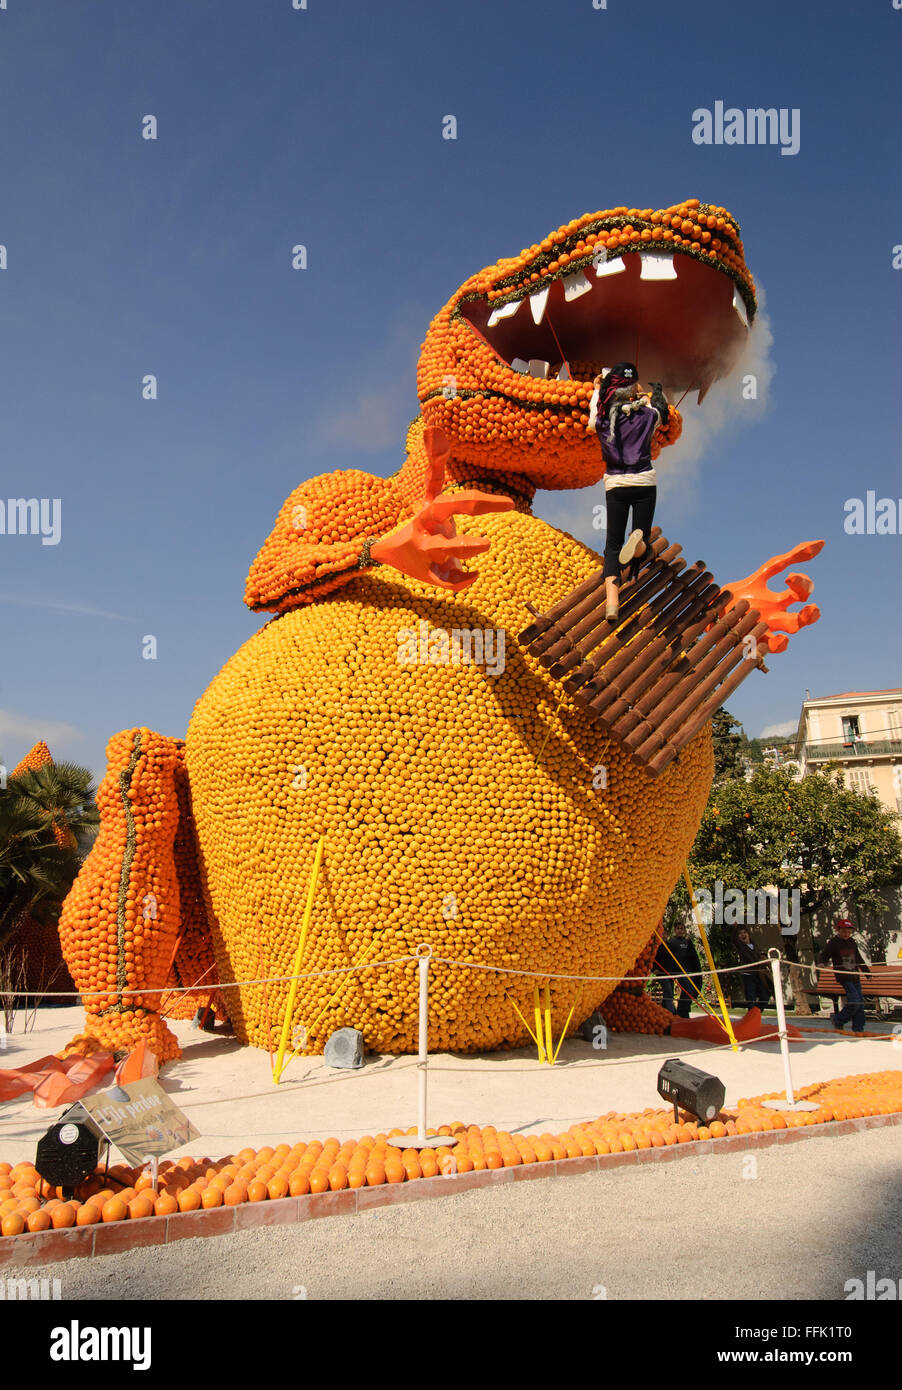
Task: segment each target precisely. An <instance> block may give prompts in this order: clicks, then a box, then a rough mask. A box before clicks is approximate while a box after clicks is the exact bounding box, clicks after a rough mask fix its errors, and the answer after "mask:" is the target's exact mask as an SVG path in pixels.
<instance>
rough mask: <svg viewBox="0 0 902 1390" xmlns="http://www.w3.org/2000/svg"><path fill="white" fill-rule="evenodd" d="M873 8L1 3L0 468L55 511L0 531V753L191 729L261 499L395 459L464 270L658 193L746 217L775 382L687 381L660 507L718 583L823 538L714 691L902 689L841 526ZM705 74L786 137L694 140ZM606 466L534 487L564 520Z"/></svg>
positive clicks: (874, 546) (871, 136)
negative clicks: (806, 610) (148, 389)
mask: <svg viewBox="0 0 902 1390" xmlns="http://www.w3.org/2000/svg"><path fill="white" fill-rule="evenodd" d="M900 36H902V11H897V10H895V9H894V8H893V6H892V3H891V0H880V3H875V2H874V0H869V2H868V3H867V4H862V5H859V6H851V5H848V4H838V3H835V2H834V0H831V3H827V4H819V5H817V6H810V5H806V6H796V7H789V6H786V5H785V4H781V3H770V0H759V3H756V4H755V5H754V6H738V7H734V9H733V10H732V13H731V10H730V7H727V9H726V10H717V9H715V10H713V11H698V10H691V9H690V10H686V9H685V8H681V7H679V6H675V5H673V4H663V3H658V0H653V3H641V2H639V3H637V0H630V3H629V4H627V3H626V0H609V3H608V8H607V9H599V10H596V9H595V8H593V5H592V2H591V0H557V3H555V4H554V5H548V4H547V3H540V2H539V0H521V2H520V3H512V0H455V3H453V4H440V5H426V4H423V3H422V0H419V2H418V3H412V0H383V3H381V4H378V5H374V4H373V3H372V0H308V8H307V9H306V10H295V9H293V8H292V5H291V3H290V0H278V3H272V2H271V0H266V2H265V3H264V2H263V0H255V2H252V0H247V2H246V3H243V4H242V3H236V0H216V2H215V3H207V2H206V0H163V2H162V3H160V2H158V3H154V4H153V5H146V6H135V5H123V4H122V3H121V0H93V3H92V4H91V5H89V6H73V5H71V4H64V3H62V0H50V2H49V3H45V4H39V5H36V6H34V5H26V4H25V3H24V0H8V7H7V8H6V9H5V10H0V177H2V190H3V196H2V203H0V244H2V245H4V246H5V247H6V248H7V268H6V269H5V270H2V271H0V408H2V421H3V441H2V471H0V498H2V499H6V498H9V497H17V496H33V497H46V498H55V497H58V498H60V499H61V502H62V512H61V516H62V530H61V539H60V543H59V544H58V545H55V546H45V545H43V544H42V543H41V540H40V538H39V537H37V536H28V535H26V536H9V535H4V536H0V633H2V663H0V757H2V758H3V760H4V761H5V762H6V763H7V765H8V766H11V765H12V764H13V763H14V762H15V761H16V759H17V758H18V757H19V756H21V754H22V753H23V752H24V751H26V749H27V748H28V747H29V746H30V745H31V743H32V742H33V741H34V740H35V739H36V738H38V737H41V736H43V737H45V738H46V739H47V741H48V742H49V743H50V746H51V748H52V750H53V751H54V753H55V754H56V755H57V756H59V757H69V758H74V759H77V760H78V761H81V762H84V763H86V764H88V765H89V766H90V767H92V768H93V770H94V772H95V774H96V775H97V776H100V775H102V772H103V768H104V754H103V750H104V747H105V744H106V741H107V739H108V738H109V736H110V735H111V734H112V733H113V732H115V731H117V730H119V729H122V728H126V727H132V726H137V725H147V726H149V727H151V728H154V729H158V730H160V731H161V732H164V733H168V734H176V735H183V734H184V731H185V728H186V726H187V723H188V720H189V719H190V716H191V710H192V706H193V704H194V701H195V700H196V699H197V698H198V697H199V695H200V694H201V693H202V692H203V690H204V689H205V687H206V685H207V684H208V683H209V681H210V680H211V679H212V677H213V676H214V674H215V673H216V671H217V670H218V669H219V668H220V666H221V665H222V664H223V662H224V661H225V660H226V659H227V658H228V657H229V656H230V655H231V654H232V652H233V651H235V650H236V648H237V647H238V646H239V645H240V644H241V643H242V642H243V641H245V640H246V639H247V637H249V636H250V635H251V633H252V632H253V631H254V630H255V629H256V628H257V627H258V626H259V625H260V622H261V620H260V619H259V618H256V617H254V616H253V615H252V614H251V613H249V612H248V610H247V609H246V608H245V607H244V604H243V602H242V593H243V587H244V579H245V575H246V573H247V569H248V566H249V564H250V562H251V560H252V559H253V557H254V555H255V554H256V552H257V550H258V548H259V546H260V544H261V543H262V541H263V540H264V538H265V536H266V535H267V534H268V532H269V530H270V528H271V526H272V523H273V520H274V518H275V515H276V513H277V511H278V509H279V507H280V506H281V503H282V501H283V500H284V498H285V497H286V496H287V494H288V493H289V492H290V491H291V490H292V489H293V488H294V487H295V486H296V485H297V484H298V483H300V482H302V481H303V480H304V479H305V478H308V477H310V476H312V475H314V474H317V473H321V472H326V471H329V470H331V469H334V468H345V467H358V468H364V469H367V470H369V471H371V472H375V473H379V474H386V473H389V472H392V471H394V469H395V468H396V467H397V466H398V464H399V463H400V461H401V459H402V443H403V437H404V430H405V427H406V424H407V422H408V421H409V420H410V419H411V418H412V417H413V416H414V415H415V414H416V410H417V403H416V382H415V364H416V357H417V351H418V347H419V344H420V342H421V341H422V338H423V336H424V333H425V330H426V327H427V325H428V322H429V320H430V318H431V317H432V315H433V314H434V313H435V312H436V311H437V310H438V309H439V308H440V307H441V306H442V305H443V304H444V303H445V301H446V300H447V299H448V298H449V296H450V295H451V294H452V293H453V291H454V290H455V289H456V287H457V286H458V285H459V284H460V283H461V282H462V280H464V279H465V278H466V277H467V276H469V275H470V274H472V273H473V272H474V271H476V270H478V269H480V268H481V267H482V266H484V265H487V264H490V263H492V262H494V261H495V260H496V259H497V258H498V257H500V256H504V255H510V254H516V253H517V252H518V251H519V250H520V248H521V247H522V246H527V245H529V244H531V243H532V242H534V241H540V240H541V238H542V237H543V236H544V235H546V234H547V233H548V232H550V231H552V230H553V229H554V228H556V227H557V226H558V225H560V224H561V223H562V222H565V221H567V220H569V219H570V218H572V217H577V216H579V215H581V214H582V213H585V212H591V211H595V210H599V209H604V208H608V207H614V206H617V205H619V204H621V203H622V204H626V205H628V206H633V205H636V206H639V207H643V206H656V207H663V206H666V205H668V204H671V203H674V202H678V201H679V200H681V199H683V198H688V197H699V198H701V199H702V200H706V201H710V202H714V203H720V204H723V205H724V206H726V207H727V208H729V209H730V210H731V212H733V213H734V214H735V215H736V217H738V219H739V221H740V223H741V225H742V232H743V238H744V242H745V247H746V256H747V260H748V263H749V265H750V267H751V269H752V272H753V274H754V276H755V278H756V280H757V282H758V283H759V285H760V286H761V287H763V290H764V292H765V299H766V314H767V318H768V322H769V325H770V332H771V333H772V336H773V341H772V344H771V345H770V347H769V351H768V353H767V363H766V365H765V368H764V373H763V374H764V377H768V376H769V377H770V384H769V386H768V389H767V393H766V395H767V399H766V401H765V402H762V401H759V403H758V405H757V406H756V407H755V408H754V409H750V410H748V411H747V412H744V411H742V410H739V411H737V410H735V409H728V408H726V407H721V409H720V410H719V411H718V409H717V407H716V405H715V408H714V411H713V413H712V416H711V418H712V420H715V421H718V420H719V419H720V417H721V416H722V417H723V423H722V427H721V428H720V429H719V430H717V431H714V432H712V431H711V430H710V429H706V427H705V426H704V424H701V425H700V426H699V429H698V431H696V434H695V438H696V440H697V443H696V447H695V450H694V454H693V455H692V456H689V457H687V456H686V455H685V453H684V456H683V458H682V459H680V458H679V457H675V459H674V462H673V464H672V470H671V471H670V472H669V473H668V477H667V481H666V482H665V483H662V490H661V497H660V500H659V509H658V519H659V521H660V522H661V524H662V525H663V527H664V529H665V531H666V532H667V534H669V535H670V536H671V537H672V538H675V539H679V540H680V541H681V543H682V545H683V548H684V550H685V552H686V554H687V556H688V557H689V559H690V560H693V559H695V558H696V557H703V558H704V559H705V560H706V561H707V563H708V564H709V566H710V567H711V568H712V570H713V572H714V574H715V575H716V576H717V577H718V578H719V579H721V580H722V581H723V582H726V581H727V580H728V579H730V578H732V577H736V576H737V574H744V573H746V572H748V571H749V570H751V569H754V568H755V567H756V566H757V565H758V564H759V563H760V562H761V561H762V560H764V559H765V558H766V557H767V556H768V555H770V554H772V553H774V552H777V551H782V550H785V549H787V548H789V546H791V545H792V544H793V543H794V542H796V541H800V540H807V539H811V538H814V537H824V538H825V539H826V542H827V545H826V547H825V549H824V552H823V553H822V555H821V556H820V557H819V558H818V559H817V560H815V561H813V562H811V564H810V566H809V567H808V569H809V572H810V573H811V575H812V577H813V578H814V579H815V584H816V588H815V595H814V598H815V600H816V601H817V602H819V603H820V605H821V607H822V610H823V614H824V616H823V618H822V620H821V622H820V623H819V624H818V625H817V626H816V627H814V628H811V629H808V630H807V631H806V632H804V633H802V634H800V636H799V637H797V638H795V639H793V640H792V641H791V643H790V647H789V651H788V652H787V653H785V654H784V655H782V656H776V657H774V658H773V659H772V661H771V663H770V665H771V671H770V674H769V675H767V676H761V675H759V674H758V673H754V674H753V676H752V677H751V678H750V679H749V680H747V681H746V682H745V684H744V685H743V686H742V688H741V689H740V691H739V692H738V693H737V694H736V695H735V696H734V697H733V698H732V700H731V701H730V708H731V709H732V711H733V712H734V713H735V714H736V715H737V716H738V717H740V718H741V719H742V720H743V721H744V723H745V726H746V729H747V732H748V733H749V734H750V735H754V734H757V733H760V732H761V731H762V730H764V729H767V728H769V727H771V726H773V725H775V724H780V723H783V722H784V721H793V722H794V721H795V720H796V718H797V717H798V712H799V705H800V701H801V700H802V699H803V698H804V695H805V689H806V687H808V688H810V690H811V692H812V694H814V695H817V694H828V693H832V692H836V691H841V690H846V689H853V688H854V689H869V688H882V687H886V686H898V685H902V672H900V669H899V665H898V650H899V643H898V618H897V605H898V599H899V557H900V549H902V537H900V536H899V535H880V536H876V535H872V536H868V535H863V536H849V535H846V534H845V532H844V529H843V521H844V503H845V501H846V500H847V499H848V498H850V497H854V496H858V497H862V498H864V496H865V493H866V491H867V490H868V489H873V490H874V491H875V492H876V494H877V496H878V497H880V496H884V495H885V496H889V497H895V498H896V499H898V498H899V497H900V496H902V485H900V470H899V462H898V460H899V453H898V425H897V410H898V407H897V405H896V398H897V394H898V388H897V381H898V377H899V371H900V366H902V361H900V358H902V354H900V336H899V327H898V325H899V298H900V287H902V270H894V269H893V266H892V248H893V246H894V245H895V244H897V243H899V242H902V216H900V212H902V207H900V201H902V198H900V190H899V180H898V177H897V169H898V151H897V147H896V135H897V130H898V116H899V98H898V63H899V46H900ZM717 100H722V101H724V102H725V103H726V104H727V105H728V106H730V105H734V106H737V107H740V108H745V107H748V106H754V107H758V106H765V107H766V106H775V107H777V108H788V109H791V108H797V109H798V110H799V111H800V149H799V153H798V154H796V155H794V156H784V155H781V153H780V149H779V147H775V146H700V145H697V144H694V143H693V141H692V139H691V131H692V112H693V111H694V110H695V109H696V108H699V107H707V108H713V106H714V103H715V101H717ZM148 113H151V114H153V115H155V116H156V118H157V121H158V138H157V140H155V141H147V140H144V139H142V138H141V122H142V118H143V117H144V116H145V115H146V114H148ZM449 113H450V114H453V115H455V116H456V118H457V121H458V138H457V140H455V141H449V140H443V139H442V118H443V116H445V115H446V114H449ZM296 243H303V244H304V245H306V246H307V248H308V258H309V259H308V269H307V270H306V271H304V272H296V271H293V270H292V268H291V264H290V249H291V247H292V246H293V245H294V244H296ZM145 373H154V374H155V375H156V376H157V377H158V380H159V399H158V400H156V401H154V402H147V401H144V400H142V398H141V379H142V377H143V376H144V375H145ZM710 399H711V398H709V400H710ZM707 404H708V403H707V402H706V405H707ZM728 404H729V403H727V405H728ZM700 420H702V421H703V420H704V409H703V410H702V412H700ZM670 452H673V453H674V454H675V451H670ZM665 471H666V470H665V468H664V460H662V473H663V472H665ZM597 500H600V499H599V497H598V496H597V495H596V494H593V493H589V492H587V493H585V494H581V495H577V494H567V495H564V496H562V495H553V494H548V493H545V494H540V496H539V499H538V502H537V507H536V510H537V511H538V512H539V514H540V515H542V516H545V517H547V518H548V519H552V520H554V519H557V520H559V521H560V522H561V523H562V524H565V525H566V526H567V529H573V530H574V531H575V532H577V533H579V532H580V527H581V526H584V519H585V516H586V515H587V513H588V514H591V505H592V502H593V501H597ZM582 534H583V535H584V538H586V539H588V538H589V535H590V534H591V533H590V532H585V531H583V532H582ZM146 634H153V635H154V636H155V637H156V638H157V642H158V659H157V660H156V661H146V660H143V659H142V656H141V650H142V638H143V637H144V636H145V635H146Z"/></svg>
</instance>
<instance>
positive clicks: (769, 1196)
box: [5, 1126, 902, 1300]
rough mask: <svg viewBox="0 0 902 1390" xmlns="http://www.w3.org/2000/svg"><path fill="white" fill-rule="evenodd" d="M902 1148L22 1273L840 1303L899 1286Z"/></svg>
mask: <svg viewBox="0 0 902 1390" xmlns="http://www.w3.org/2000/svg"><path fill="white" fill-rule="evenodd" d="M900 1153H902V1150H900V1130H899V1128H898V1127H897V1126H896V1127H891V1128H887V1129H876V1130H870V1131H865V1132H862V1133H858V1134H849V1135H842V1136H837V1137H833V1138H827V1137H818V1138H813V1139H810V1140H807V1141H806V1142H805V1143H802V1144H787V1145H778V1146H774V1147H773V1148H767V1149H762V1150H759V1151H757V1152H755V1151H753V1150H750V1151H749V1152H748V1153H741V1152H737V1153H731V1154H728V1155H724V1156H723V1157H720V1158H718V1157H711V1156H701V1157H699V1159H698V1161H697V1162H693V1161H692V1160H691V1159H684V1160H683V1161H681V1162H678V1163H672V1164H662V1165H660V1166H657V1165H649V1166H647V1167H644V1168H639V1169H635V1170H626V1169H621V1170H619V1171H615V1172H611V1173H608V1174H602V1173H587V1174H583V1175H581V1176H580V1177H576V1178H556V1179H548V1180H541V1181H540V1180H534V1181H531V1182H523V1183H516V1184H511V1185H510V1186H504V1187H499V1188H496V1189H494V1190H477V1191H473V1192H465V1193H461V1194H460V1195H459V1196H456V1197H448V1198H439V1199H436V1200H432V1201H424V1202H416V1203H411V1204H410V1205H406V1206H398V1207H382V1208H378V1209H376V1210H374V1211H372V1212H367V1213H364V1214H362V1215H359V1216H350V1217H331V1218H328V1219H326V1218H323V1219H320V1220H316V1221H309V1222H306V1223H304V1224H301V1225H298V1226H282V1227H273V1228H271V1229H268V1230H260V1231H247V1232H242V1233H240V1234H237V1235H232V1236H223V1237H218V1238H215V1239H208V1240H184V1241H179V1242H178V1243H177V1244H175V1245H172V1246H158V1247H154V1248H151V1249H148V1250H135V1251H131V1252H129V1253H127V1254H124V1255H110V1256H103V1257H100V1258H96V1259H83V1260H71V1261H68V1262H67V1263H65V1264H54V1265H50V1266H47V1267H45V1268H43V1269H36V1268H31V1269H28V1270H27V1271H25V1270H23V1271H21V1272H19V1273H20V1275H21V1276H22V1277H29V1278H40V1277H41V1276H44V1277H51V1278H58V1279H60V1280H61V1282H62V1296H63V1298H64V1299H103V1300H111V1299H112V1300H117V1299H156V1298H176V1299H203V1300H211V1299H288V1300H291V1299H296V1298H303V1297H306V1298H307V1299H397V1300H408V1299H410V1300H412V1299H417V1300H421V1299H461V1300H463V1299H541V1300H546V1299H564V1300H571V1299H597V1298H604V1297H606V1298H608V1299H671V1298H676V1299H686V1298H696V1299H698V1298H706V1299H748V1300H752V1299H763V1298H768V1299H770V1298H780V1299H787V1300H793V1299H825V1300H837V1299H839V1300H842V1299H844V1298H845V1292H844V1287H843V1286H844V1284H845V1282H846V1280H848V1279H852V1278H860V1279H864V1277H865V1275H866V1273H867V1271H868V1270H869V1269H872V1270H874V1271H875V1272H876V1277H877V1278H878V1279H880V1278H887V1277H889V1278H893V1279H895V1280H902V1183H900V1166H902V1165H900ZM5 1273H6V1276H7V1277H10V1278H14V1277H16V1273H17V1272H16V1271H14V1270H7V1271H6V1272H5Z"/></svg>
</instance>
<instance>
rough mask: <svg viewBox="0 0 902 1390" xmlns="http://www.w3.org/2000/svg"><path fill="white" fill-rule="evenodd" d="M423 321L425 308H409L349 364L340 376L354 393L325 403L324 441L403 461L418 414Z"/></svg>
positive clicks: (400, 311) (321, 418)
mask: <svg viewBox="0 0 902 1390" xmlns="http://www.w3.org/2000/svg"><path fill="white" fill-rule="evenodd" d="M424 323H428V316H427V315H426V314H424V312H423V310H422V309H421V308H419V307H418V306H415V305H410V304H408V305H405V306H403V307H402V308H400V309H398V310H397V312H396V314H395V319H394V322H393V323H392V325H391V327H389V328H388V330H387V332H386V334H385V337H384V338H383V340H382V342H381V343H379V344H376V345H375V346H373V345H370V346H368V347H367V349H366V355H365V356H361V357H360V358H359V359H358V360H357V361H356V362H353V361H347V360H346V361H345V363H344V364H343V372H342V375H343V377H344V378H345V380H348V381H350V382H351V384H352V390H351V391H350V392H349V393H348V394H344V395H341V396H338V395H336V396H333V397H331V398H330V399H328V400H327V401H326V402H324V404H323V407H322V409H321V411H320V414H319V418H318V421H317V432H318V434H319V437H320V439H321V440H322V442H323V443H326V444H338V445H344V446H348V445H350V446H352V447H353V448H355V449H364V450H367V451H369V452H371V453H376V452H378V451H380V450H382V449H394V450H396V451H397V452H398V454H399V461H400V458H401V457H402V456H403V452H404V436H405V434H406V432H407V426H408V425H409V424H410V422H411V420H413V419H414V418H415V416H417V415H418V414H419V412H420V403H419V401H418V400H417V360H418V358H419V355H420V349H419V347H417V346H416V344H417V343H418V342H419V341H420V339H421V337H422V334H423V325H424Z"/></svg>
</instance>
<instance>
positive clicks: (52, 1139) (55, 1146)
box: [34, 1105, 106, 1192]
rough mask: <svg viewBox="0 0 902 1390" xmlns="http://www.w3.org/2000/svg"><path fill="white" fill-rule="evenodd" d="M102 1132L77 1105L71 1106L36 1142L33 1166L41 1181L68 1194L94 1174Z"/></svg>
mask: <svg viewBox="0 0 902 1390" xmlns="http://www.w3.org/2000/svg"><path fill="white" fill-rule="evenodd" d="M105 1142H106V1139H105V1136H104V1133H103V1130H102V1129H101V1128H100V1126H99V1125H97V1124H96V1123H95V1121H94V1120H93V1119H92V1118H91V1116H90V1115H89V1114H88V1113H87V1111H86V1110H84V1109H83V1108H82V1107H81V1106H80V1105H73V1106H70V1108H69V1109H68V1110H67V1111H66V1112H65V1113H64V1114H63V1115H61V1116H60V1118H59V1119H58V1120H57V1121H56V1123H55V1124H52V1125H51V1126H50V1128H49V1129H48V1131H47V1133H46V1134H45V1135H44V1136H43V1138H42V1139H39V1140H38V1149H37V1153H36V1154H35V1160H34V1166H35V1168H37V1170H38V1172H39V1173H40V1175H41V1177H42V1178H43V1179H44V1180H45V1182H49V1183H51V1184H52V1186H54V1187H62V1188H64V1189H65V1191H67V1192H72V1191H74V1189H75V1188H76V1187H77V1186H78V1184H79V1183H80V1182H81V1181H82V1179H83V1178H86V1177H88V1175H89V1174H91V1173H93V1172H94V1169H95V1168H96V1167H97V1163H98V1160H99V1158H100V1146H101V1144H102V1143H105Z"/></svg>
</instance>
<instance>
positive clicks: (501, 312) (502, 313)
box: [489, 299, 523, 328]
mask: <svg viewBox="0 0 902 1390" xmlns="http://www.w3.org/2000/svg"><path fill="white" fill-rule="evenodd" d="M522 303H523V300H522V299H512V300H511V301H510V303H509V304H502V305H501V306H500V308H498V309H493V310H492V312H491V314H490V315H489V328H494V327H495V324H496V323H498V322H499V320H500V319H509V318H510V317H511V315H512V314H515V313H516V312H517V310H518V309H519V307H520V305H521V304H522Z"/></svg>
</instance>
